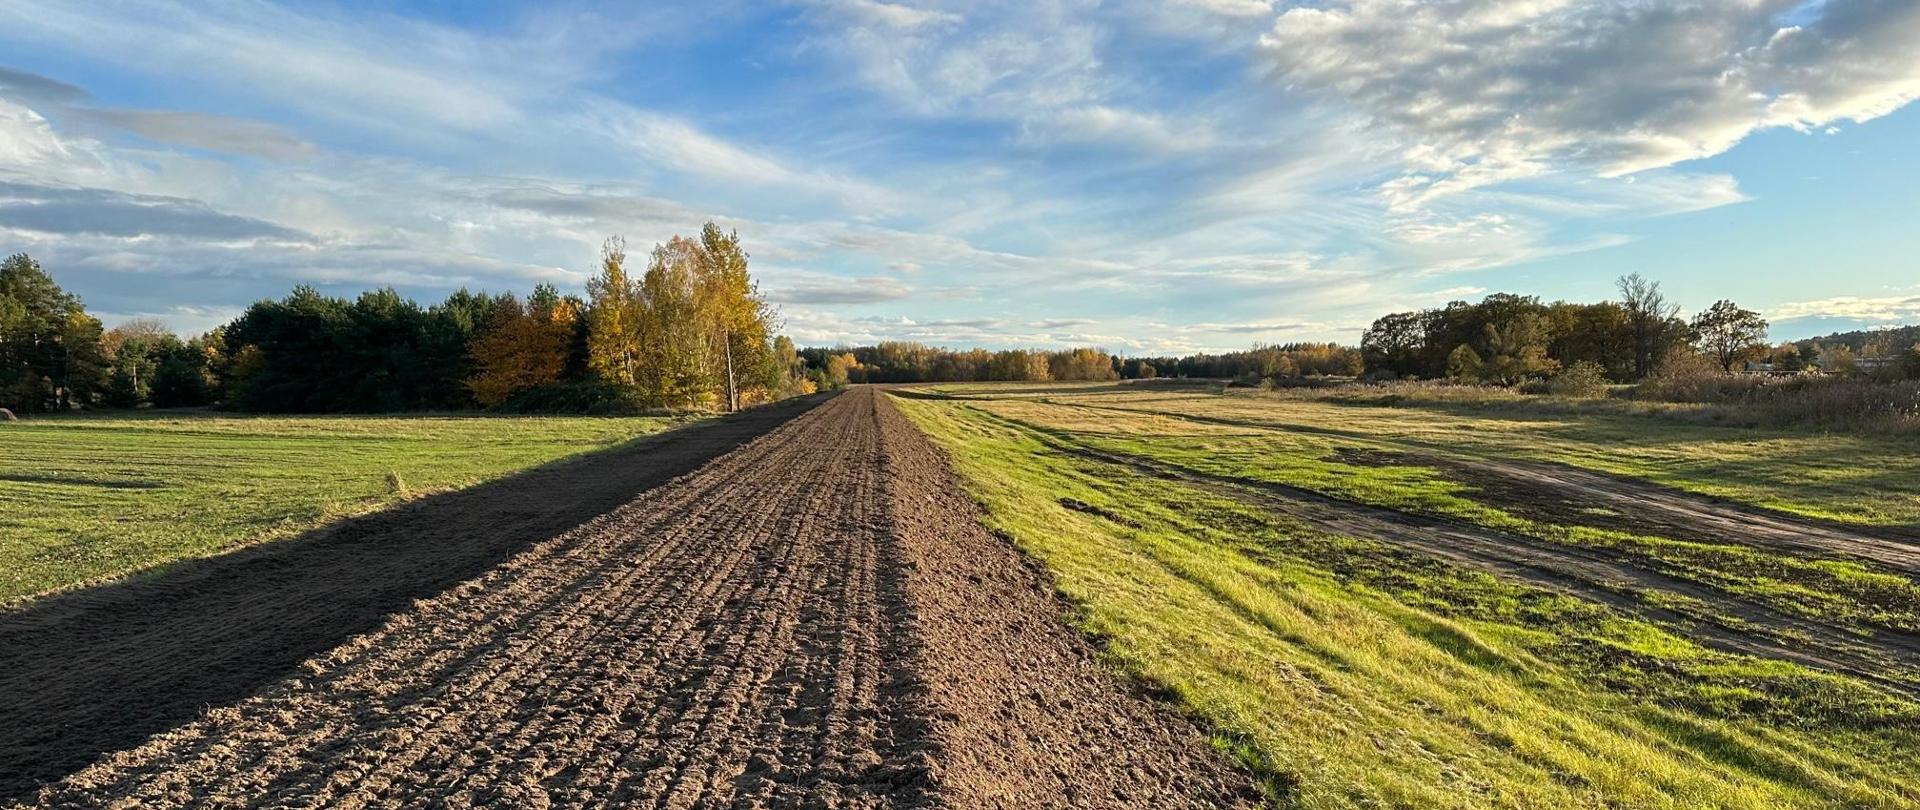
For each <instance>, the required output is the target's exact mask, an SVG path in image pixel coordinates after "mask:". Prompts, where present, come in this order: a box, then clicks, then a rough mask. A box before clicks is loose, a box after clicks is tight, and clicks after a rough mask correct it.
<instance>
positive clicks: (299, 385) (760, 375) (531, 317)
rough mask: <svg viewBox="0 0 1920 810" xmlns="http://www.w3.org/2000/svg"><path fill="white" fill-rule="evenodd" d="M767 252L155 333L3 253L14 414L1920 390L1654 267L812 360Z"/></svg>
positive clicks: (604, 262)
mask: <svg viewBox="0 0 1920 810" xmlns="http://www.w3.org/2000/svg"><path fill="white" fill-rule="evenodd" d="M748 258H749V257H748V254H747V252H746V251H745V250H744V248H743V247H742V245H741V242H740V239H739V236H738V234H735V233H729V232H725V231H722V230H721V229H720V228H719V227H718V226H716V225H714V224H713V223H707V224H706V225H705V226H704V227H703V228H702V229H701V231H700V234H699V236H698V237H695V238H689V237H681V236H675V237H673V238H671V239H669V240H668V241H667V242H665V243H664V244H660V245H657V246H655V247H654V249H653V250H652V252H651V253H650V254H649V255H648V257H647V259H646V263H645V266H644V268H643V269H641V268H630V264H631V262H630V260H629V257H628V255H627V252H626V246H625V243H624V242H622V241H621V240H620V239H618V238H614V239H609V240H608V241H607V242H606V243H605V244H604V245H603V247H602V250H601V256H600V262H599V266H598V268H597V269H596V271H595V273H594V274H593V276H592V278H591V279H589V281H588V283H587V285H586V295H585V297H579V296H572V295H562V294H561V293H560V292H559V291H558V290H557V289H556V288H554V287H553V286H552V285H548V284H541V285H537V286H535V287H534V289H533V290H532V291H531V292H530V293H529V294H527V295H526V296H525V297H521V296H518V295H515V294H513V293H505V294H498V295H489V294H487V293H473V292H469V291H467V290H465V289H462V290H459V291H457V292H455V293H453V294H452V295H449V296H448V297H447V298H446V299H445V300H444V301H441V302H439V303H436V304H432V305H427V306H423V305H421V304H419V303H417V302H414V301H412V300H410V299H407V298H405V297H403V296H401V295H400V294H399V293H397V292H395V291H394V290H392V289H383V290H375V291H370V292H366V293H363V294H361V295H360V296H359V297H357V298H354V299H351V300H349V299H345V298H339V297H334V296H328V295H324V294H322V293H320V292H319V291H318V290H315V289H314V288H312V287H308V286H299V287H296V288H294V290H293V291H292V292H291V293H290V294H288V295H287V296H286V297H285V298H281V299H278V300H267V301H260V302H258V303H255V304H253V305H252V306H250V307H248V308H247V310H246V311H245V312H244V313H242V314H241V315H240V316H239V317H238V318H236V319H234V320H233V321H231V322H229V323H227V324H226V325H224V326H221V327H219V328H217V329H214V330H212V331H210V332H208V333H207V334H205V335H201V336H199V337H194V338H191V339H182V338H180V337H179V336H176V335H174V334H173V333H171V332H169V331H168V330H167V329H166V328H165V327H164V325H162V324H159V323H157V322H154V321H149V320H135V321H131V322H128V323H126V324H123V325H121V326H118V327H116V328H114V329H112V330H103V329H102V327H101V323H100V321H99V320H98V319H97V318H94V317H93V316H91V315H89V314H87V312H86V309H85V307H84V306H83V305H82V304H81V302H80V300H79V299H78V298H77V297H75V296H73V295H72V294H70V293H67V292H65V291H63V290H61V289H60V287H59V285H58V284H56V283H54V281H53V279H52V278H51V277H50V276H49V275H48V274H47V273H46V272H45V271H44V270H43V269H42V268H41V267H40V265H39V264H38V263H37V262H35V261H34V260H33V259H32V258H30V257H28V256H26V255H24V254H22V255H15V256H12V257H10V258H8V259H6V260H5V262H4V263H0V407H6V408H10V409H12V410H14V411H25V412H35V411H58V410H67V409H73V408H86V407H95V406H111V407H137V406H143V405H152V406H158V407H175V406H191V405H204V404H209V403H216V402H217V403H220V404H222V405H224V406H226V407H228V408H232V409H235V410H245V411H264V412H322V413H325V412H384V411H421V410H465V409H473V408H489V409H495V410H502V411H511V412H618V411H630V410H636V409H643V408H694V409H701V408H704V409H725V408H737V407H740V406H742V405H747V404H752V403H755V402H762V401H767V400H772V399H777V398H780V397H785V396H793V395H797V394H805V393H810V392H812V391H814V390H819V389H827V388H837V387H840V386H843V385H847V384H851V383H905V382H933V381H956V382H963V381H995V380H1005V381H1047V380H1068V381H1071V380H1118V379H1145V378H1153V377H1195V378H1229V379H1237V380H1241V381H1244V382H1257V381H1262V380H1266V381H1280V380H1287V379H1297V378H1334V379H1345V378H1358V377H1363V376H1364V377H1368V378H1374V379H1388V378H1426V379H1436V378H1449V379H1454V380H1459V381H1464V382H1475V383H1491V384H1505V385H1512V384H1517V383H1520V382H1522V381H1527V380H1542V379H1554V380H1565V381H1570V382H1569V384H1578V385H1584V386H1588V387H1591V386H1592V385H1604V384H1605V383H1607V382H1609V381H1611V382H1633V381H1637V380H1640V379H1644V378H1646V377H1648V376H1649V375H1651V374H1653V373H1654V372H1655V371H1656V370H1659V369H1674V368H1681V367H1701V366H1704V367H1707V368H1711V369H1713V370H1716V371H1718V372H1722V373H1724V372H1728V371H1734V370H1740V369H1741V368H1743V367H1744V366H1745V364H1748V363H1763V364H1765V365H1764V367H1765V368H1767V369H1768V370H1772V371H1779V372H1794V371H1800V370H1806V369H1812V368H1820V369H1824V370H1827V371H1842V372H1853V371H1865V372H1871V373H1873V374H1874V375H1875V376H1879V377H1888V378H1913V379H1920V344H1916V343H1915V340H1920V332H1915V331H1914V330H1913V329H1909V330H1907V331H1899V330H1893V331H1880V332H1872V333H1847V334H1843V335H1835V336H1832V338H1831V339H1829V340H1825V341H1820V340H1815V341H1802V342H1799V343H1782V344H1779V345H1777V346H1774V345H1769V344H1768V343H1767V329H1768V324H1767V322H1766V320H1765V319H1763V318H1761V317H1760V315H1758V314H1757V313H1755V312H1753V311H1751V310H1747V309H1744V308H1742V307H1740V306H1738V305H1737V304H1735V303H1733V302H1732V301H1727V300H1722V301H1719V302H1716V303H1715V304H1713V305H1712V306H1710V307H1708V308H1706V309H1704V310H1702V311H1700V312H1699V313H1698V314H1696V315H1695V316H1694V317H1692V318H1690V319H1682V318H1681V317H1679V311H1680V308H1679V306H1678V305H1677V304H1675V303H1674V302H1673V301H1671V300H1669V299H1668V298H1667V296H1666V295H1665V294H1664V293H1663V292H1662V291H1661V289H1660V285H1659V284H1658V283H1654V282H1651V281H1648V280H1646V279H1643V278H1641V277H1640V276H1638V275H1630V276H1626V277H1623V278H1621V279H1620V280H1619V281H1618V284H1617V287H1618V290H1619V298H1618V299H1617V300H1611V301H1601V302H1597V303H1573V302H1567V301H1555V302H1551V303H1546V302H1542V301H1541V300H1540V299H1539V298H1537V297H1533V296H1523V295H1514V294H1509V293H1497V294H1494V295H1489V296H1487V297H1485V298H1483V299H1481V300H1480V301H1479V302H1477V303H1470V302H1466V301H1454V302H1451V303H1448V304H1447V305H1445V306H1442V307H1438V308H1434V309H1426V310H1419V311H1414V312H1399V313H1392V314H1388V315H1385V316H1382V317H1380V318H1379V319H1377V320H1375V321H1374V322H1373V324H1372V325H1371V326H1369V327H1368V328H1367V329H1366V331H1365V333H1364V334H1363V336H1362V338H1361V341H1360V346H1359V347H1357V348H1356V347H1349V346H1342V345H1339V344H1335V343H1289V344H1280V345H1261V346H1255V347H1253V348H1251V349H1248V350H1245V351H1239V352H1225V353H1198V354H1190V355H1185V356H1155V357H1123V356H1119V355H1115V354H1112V353H1110V352H1108V351H1105V350H1102V349H1096V348H1075V349H1065V350H1044V349H1006V350H1000V351H989V350H986V349H965V350H951V349H944V348H938V347H933V346H928V345H925V344H920V343H913V342H905V341H890V342H883V343H879V344H876V345H873V346H862V347H839V348H831V349H828V348H808V349H799V348H796V347H795V346H794V344H793V342H792V341H791V340H789V339H787V338H786V337H784V336H776V335H775V334H774V332H775V331H776V330H775V324H774V322H775V315H774V312H773V311H772V309H771V308H770V307H769V306H768V304H767V303H766V301H765V299H764V298H763V297H762V296H761V295H760V293H759V290H758V287H757V285H756V284H755V282H754V280H753V278H752V275H751V273H750V272H749V267H748ZM636 269H637V270H638V274H637V275H636V273H635V270H636ZM1909 338H1911V339H1909Z"/></svg>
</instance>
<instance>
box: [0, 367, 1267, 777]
mask: <svg viewBox="0 0 1920 810" xmlns="http://www.w3.org/2000/svg"><path fill="white" fill-rule="evenodd" d="M532 505H533V504H531V503H529V504H527V506H529V507H531V506H532ZM976 517H977V515H976V514H975V512H974V511H973V506H972V504H971V503H969V502H968V501H966V499H965V498H964V497H961V496H959V495H957V494H956V490H955V488H954V485H953V482H952V480H951V478H950V477H949V476H948V473H947V472H946V469H945V467H944V465H943V464H942V463H941V460H940V458H939V456H938V455H937V453H936V452H935V451H934V450H933V449H932V448H931V447H930V446H929V445H928V444H927V443H926V440H925V439H924V437H921V436H920V435H919V434H918V433H917V432H915V431H914V430H913V429H912V427H911V426H910V425H908V424H907V423H906V422H905V421H904V420H903V419H902V418H901V417H900V415H899V414H898V413H897V412H895V411H894V410H893V408H892V406H891V405H890V404H888V403H887V402H886V401H885V399H884V398H883V397H881V396H880V395H878V394H877V393H875V392H873V391H871V390H856V391H853V392H851V393H848V394H845V395H842V396H840V397H837V398H834V399H831V400H829V401H828V402H827V403H826V404H824V405H822V406H820V407H817V408H815V409H813V410H811V411H809V412H807V413H805V414H804V415H801V416H799V417H798V418H795V419H793V420H792V421H791V422H788V423H786V424H784V425H782V426H780V427H778V428H777V429H775V430H772V431H771V432H769V433H767V434H766V435H763V436H761V437H759V438H758V439H755V440H753V441H752V442H750V443H747V444H745V445H744V446H742V447H740V448H739V449H737V450H735V451H733V452H731V453H729V454H727V455H725V456H722V457H720V458H719V459H717V460H714V461H713V462H711V463H709V464H707V465H705V466H703V467H700V468H699V469H697V470H695V471H693V472H691V473H689V474H687V475H685V476H683V477H681V478H679V479H677V480H675V481H673V482H672V483H670V484H666V485H663V486H658V487H655V488H652V489H650V490H647V491H645V492H643V493H641V494H640V495H639V496H638V497H636V498H633V499H632V500H631V501H630V502H628V503H626V504H625V505H624V506H621V507H619V508H617V509H613V510H612V511H610V512H609V513H607V514H605V515H603V516H600V517H597V518H594V519H592V520H591V521H589V522H587V523H586V524H585V525H583V526H580V527H579V528H576V529H573V530H571V531H566V532H565V533H563V534H560V535H559V536H557V537H553V538H552V539H549V540H545V541H543V542H539V543H537V544H534V545H532V546H531V547H529V548H526V549H525V550H524V551H522V552H521V553H519V554H517V555H514V556H512V557H511V558H509V559H506V560H505V561H504V562H502V563H499V564H497V565H493V566H491V567H489V568H487V569H486V570H484V571H483V572H479V573H478V575H477V576H474V577H473V578H471V579H467V580H465V581H463V582H459V583H458V584H455V585H453V586H452V587H450V588H448V589H445V590H444V591H443V592H440V593H437V594H435V595H431V596H427V597H425V598H421V599H419V600H418V601H416V602H413V603H412V604H411V605H408V606H406V607H404V609H400V610H398V611H397V612H395V613H394V614H393V615H391V616H390V617H388V618H387V620H386V621H384V622H383V623H380V624H378V625H377V626H375V627H369V628H366V629H367V632H365V633H364V634H362V635H358V636H355V637H353V638H351V639H347V640H345V641H344V643H342V644H340V645H338V646H337V647H333V648H331V649H324V651H320V652H318V654H316V655H313V656H312V657H310V658H307V659H306V660H304V661H302V662H301V663H300V664H299V666H298V667H297V668H295V670H294V671H293V672H292V673H291V674H289V675H286V676H284V677H280V678H277V679H274V680H272V681H271V682H268V683H264V684H261V686H260V688H259V689H257V690H256V691H255V692H253V693H252V694H251V696H250V697H246V698H245V699H241V700H237V701H235V702H231V703H230V705H224V706H220V707H219V708H215V709H213V710H212V711H210V712H207V713H206V714H204V715H202V716H200V717H199V718H197V719H194V720H193V721H191V722H187V723H184V724H175V725H173V726H169V727H168V728H166V729H165V730H163V731H162V733H159V734H158V735H157V736H155V737H153V738H152V739H150V740H148V741H146V742H145V743H144V744H140V745H137V746H133V747H130V748H128V749H127V750H122V751H118V752H116V753H111V754H108V755H107V756H105V757H104V758H103V759H101V760H99V761H98V762H96V763H95V764H94V765H92V766H91V767H88V768H86V769H84V770H81V771H79V772H78V773H72V774H70V775H68V776H67V777H66V778H64V779H62V780H61V781H59V782H58V783H56V784H52V785H49V786H47V787H46V788H45V789H44V790H42V791H40V792H39V793H37V794H36V795H33V796H29V797H25V798H27V799H28V801H30V802H37V803H38V804H41V805H45V806H75V805H80V806H86V805H106V804H127V805H172V804H193V805H199V806H224V805H238V804H270V805H275V806H315V805H323V804H350V805H373V806H397V805H438V806H479V805H495V806H503V805H511V806H550V805H557V806H582V805H596V806H599V805H607V804H612V805H616V806H634V805H640V806H651V807H676V808H684V807H915V806H952V807H1023V806H1082V807H1115V808H1118V807H1147V806H1152V807H1216V806H1232V805H1244V804H1249V803H1251V802H1253V801H1254V800H1256V798H1257V795H1256V794H1255V793H1254V791H1253V788H1252V786H1251V783H1250V782H1249V780H1248V779H1247V777H1246V776H1245V775H1243V774H1241V773H1240V772H1238V771H1237V770H1234V769H1233V768H1231V767H1229V766H1228V765H1227V764H1226V763H1224V762H1222V761H1220V760H1218V759H1217V758H1215V756H1214V754H1213V753H1212V751H1211V750H1209V748H1208V747H1207V745H1206V744H1205V740H1204V738H1203V736H1202V734H1201V733H1200V732H1199V731H1198V730H1197V729H1196V728H1194V727H1193V726H1192V725H1191V724H1190V723H1188V722H1187V721H1186V720H1184V719H1183V718H1180V717H1178V716H1175V715H1173V714H1171V713H1170V712H1168V711H1167V710H1165V709H1164V708H1161V707H1158V706H1156V705H1154V704H1151V703H1150V702H1148V701H1145V700H1144V699H1142V698H1141V697H1139V696H1137V695H1135V694H1132V693H1131V692H1129V691H1128V690H1127V688H1126V687H1125V685H1124V684H1122V683H1120V682H1118V681H1117V680H1116V679H1114V678H1113V677H1111V676H1109V675H1108V674H1107V673H1105V672H1104V671H1102V670H1101V669H1100V668H1099V667H1098V666H1097V665H1096V664H1095V663H1094V661H1093V660H1092V655H1091V653H1092V650H1091V649H1090V647H1089V646H1088V645H1087V644H1086V642H1084V641H1083V640H1081V639H1079V638H1078V637H1077V636H1075V635H1074V634H1073V633H1072V632H1071V631H1069V630H1068V629H1066V627H1065V626H1064V625H1063V624H1062V620H1063V613H1062V607H1061V605H1060V604H1058V603H1057V602H1056V601H1055V600H1054V599H1053V598H1052V597H1051V596H1050V594H1049V593H1048V592H1047V591H1046V590H1045V589H1044V582H1043V580H1042V578H1041V577H1040V576H1039V575H1037V574H1036V573H1035V572H1034V571H1033V570H1032V569H1031V568H1030V567H1028V566H1027V565H1026V564H1025V562H1024V560H1023V558H1021V557H1020V556H1019V555H1018V554H1017V552H1015V551H1014V550H1013V549H1011V548H1010V547H1008V546H1007V545H1006V544H1005V543H1003V542H1001V541H999V540H998V539H997V538H994V537H993V536H991V535H988V534H986V533H985V532H983V531H982V530H980V529H979V528H978V525H977V523H976V522H975V519H976ZM485 530H486V527H484V526H478V525H469V526H468V531H471V532H483V531H485ZM442 539H443V540H445V541H448V542H458V540H459V538H457V537H452V536H446V537H442ZM468 539H469V540H471V538H468ZM358 564H359V566H360V567H361V568H362V569H363V570H359V571H357V572H347V571H343V572H341V573H343V574H347V573H357V574H358V575H359V576H362V577H370V578H375V579H378V578H382V577H386V576H396V575H395V574H394V573H393V572H389V571H385V570H383V568H382V565H383V563H382V558H381V557H380V556H379V555H377V554H369V555H368V556H367V557H365V558H362V559H360V560H359V561H358ZM407 573H408V574H409V575H418V572H417V571H413V572H407ZM257 587H258V588H259V590H257V591H256V592H255V596H256V599H257V600H259V601H260V602H262V603H266V604H273V603H275V602H276V600H277V597H276V595H275V593H274V592H273V591H272V586H271V585H270V584H267V583H262V584H260V585H259V586H257ZM209 607H210V608H211V609H216V610H217V609H222V608H227V609H237V610H241V611H244V610H245V609H247V607H248V604H247V603H246V602H245V601H240V602H238V603H235V604H223V605H213V606H209ZM215 624H216V623H215V622H212V621H203V622H201V623H199V624H198V625H195V629H197V630H199V631H200V632H202V633H203V634H204V637H202V638H201V639H200V640H198V641H196V640H194V639H193V638H186V639H178V638H176V639H173V640H171V641H168V640H164V639H156V640H152V641H150V642H149V646H151V647H152V648H153V649H152V650H150V651H149V652H150V656H149V657H150V658H151V659H152V660H151V661H149V663H148V666H149V667H153V668H157V669H161V670H164V666H163V665H162V664H161V663H160V662H161V661H163V660H164V659H165V657H166V656H165V651H166V650H167V649H170V648H180V647H193V646H195V645H198V644H212V645H218V644H219V643H221V642H220V638H221V636H220V634H219V632H218V631H217V629H215V627H214V625H215ZM162 627H166V625H150V629H154V630H158V629H159V628H162ZM42 641H43V643H45V644H47V645H49V646H55V647H57V646H58V645H56V644H54V642H53V641H52V640H51V639H43V640H42ZM12 644H13V646H11V647H7V648H0V649H4V651H5V652H7V653H18V654H33V655H43V654H44V653H42V652H40V651H38V650H34V649H29V648H27V647H25V646H22V643H21V642H20V641H18V640H15V641H13V642H12ZM120 644H121V646H123V647H130V646H137V642H136V641H135V640H133V639H131V638H126V639H122V640H121V642H120ZM83 649H84V644H81V643H78V642H76V643H73V644H70V645H68V646H67V647H64V648H60V649H59V651H60V652H64V653H67V654H71V655H75V656H79V655H81V653H82V651H83ZM122 657H129V656H127V655H125V654H123V656H122ZM8 659H9V660H18V659H14V658H13V657H12V656H11V655H9V656H8ZM44 669H45V670H46V671H45V672H44V673H43V676H45V677H48V678H52V677H55V674H54V672H53V670H54V669H55V667H54V666H53V665H52V664H48V665H46V666H45V667H44ZM197 671H199V673H200V674H201V675H203V676H212V677H220V676H219V673H217V672H211V673H210V672H207V671H205V670H204V669H201V670H197ZM9 686H10V687H12V691H9V692H8V693H7V694H9V695H15V694H26V695H30V696H35V697H30V698H29V701H34V700H43V698H40V697H39V695H41V693H42V692H43V691H44V690H42V689H41V688H40V687H36V686H33V685H31V684H28V683H25V682H16V683H13V684H9ZM110 686H111V684H104V683H101V684H96V688H110ZM81 691H83V690H79V689H75V688H69V689H65V690H63V691H60V692H59V693H58V694H59V695H60V696H62V697H63V698H64V699H72V698H74V697H78V696H79V695H80V693H81ZM29 710H30V707H26V706H23V707H22V708H21V710H19V711H17V712H15V713H14V714H13V715H11V716H10V717H9V718H8V719H9V720H10V721H14V722H18V718H22V717H25V716H27V715H28V714H30V711H29ZM9 711H13V710H12V709H11V708H10V709H9ZM69 716H76V717H79V718H80V719H83V720H91V721H94V722H110V721H111V719H112V715H111V714H109V715H106V716H101V717H95V718H86V717H84V716H83V715H75V714H73V713H71V712H70V713H69ZM14 756H16V757H18V756H19V755H18V754H17V753H16V754H15V755H14ZM70 760H71V756H69V757H68V759H67V760H63V761H70ZM44 771H45V767H44V766H43V768H42V772H44ZM16 784H17V783H16Z"/></svg>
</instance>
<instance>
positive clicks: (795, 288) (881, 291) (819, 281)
mask: <svg viewBox="0 0 1920 810" xmlns="http://www.w3.org/2000/svg"><path fill="white" fill-rule="evenodd" d="M761 287H762V289H764V290H765V291H766V294H767V299H768V300H770V301H773V302H775V303H781V304H877V303H880V302H882V301H898V300H900V299H902V298H905V297H907V296H909V295H912V294H913V288H912V287H908V286H907V285H906V284H903V283H901V282H900V280H899V279H894V278H887V277H885V276H862V277H857V278H844V277H840V276H831V275H824V274H817V273H815V274H807V275H788V274H781V275H775V276H771V277H767V278H765V279H764V280H763V281H762V283H761Z"/></svg>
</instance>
